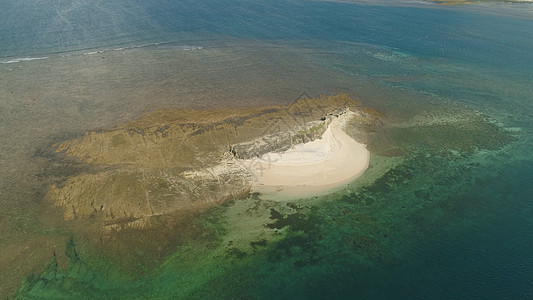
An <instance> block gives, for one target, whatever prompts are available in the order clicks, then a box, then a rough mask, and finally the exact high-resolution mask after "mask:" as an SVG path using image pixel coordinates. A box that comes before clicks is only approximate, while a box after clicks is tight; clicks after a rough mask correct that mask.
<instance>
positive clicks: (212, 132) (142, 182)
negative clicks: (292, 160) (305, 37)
mask: <svg viewBox="0 0 533 300" xmlns="http://www.w3.org/2000/svg"><path fill="white" fill-rule="evenodd" d="M359 105H360V103H359V102H357V101H355V100H354V99H352V98H351V97H349V96H347V95H344V94H343V95H337V96H330V97H321V98H316V99H306V100H300V101H298V102H296V103H294V104H291V105H289V106H288V107H281V106H271V107H254V108H239V109H235V108H234V109H215V110H183V109H181V110H178V109H171V110H164V111H157V112H154V113H151V114H148V115H146V116H144V117H143V118H141V119H139V120H135V121H132V122H130V123H127V124H124V125H122V126H119V127H117V128H113V129H110V130H106V131H102V132H88V133H86V134H85V135H83V136H82V137H80V138H78V139H75V140H71V141H65V142H63V143H61V144H58V145H56V146H55V152H57V153H58V154H62V155H63V156H65V158H64V159H66V160H77V161H81V162H83V163H86V164H90V165H94V166H97V168H89V169H91V170H96V171H92V172H91V173H82V174H78V175H76V176H73V177H71V178H69V179H68V180H67V181H66V182H62V183H57V184H55V185H52V186H51V187H50V189H49V191H48V197H49V198H50V200H51V201H52V202H53V203H54V204H55V205H56V206H60V207H62V208H63V209H64V217H65V219H78V218H87V217H90V216H94V215H98V216H101V217H102V219H103V224H102V225H103V228H104V229H105V230H120V229H123V228H144V227H146V226H150V217H152V216H157V215H162V214H167V213H171V212H174V211H177V210H183V209H197V208H201V207H208V206H211V205H216V204H218V203H221V202H224V201H226V200H228V199H232V198H238V197H244V196H246V195H247V193H248V191H249V187H250V185H251V180H252V179H251V175H250V174H249V173H248V170H247V169H246V168H245V167H243V166H241V165H240V164H239V163H238V160H237V158H252V157H255V156H259V155H261V154H264V153H267V152H272V151H283V150H286V149H288V148H290V147H291V146H292V145H294V144H298V143H302V142H307V141H310V140H313V139H316V138H317V137H320V136H321V135H322V133H323V132H324V131H325V129H326V128H327V125H328V122H329V121H328V114H337V113H339V111H340V110H339V108H341V110H342V108H349V109H351V110H352V111H358V110H359V109H358V107H359ZM364 115H365V114H362V115H361V118H364Z"/></svg>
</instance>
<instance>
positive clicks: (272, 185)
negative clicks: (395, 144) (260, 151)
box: [244, 111, 370, 199]
mask: <svg viewBox="0 0 533 300" xmlns="http://www.w3.org/2000/svg"><path fill="white" fill-rule="evenodd" d="M354 115H355V113H353V112H351V111H347V112H346V113H345V114H342V115H340V116H338V117H333V119H332V120H331V122H330V124H329V126H328V128H327V129H326V131H325V132H324V134H323V135H322V138H320V139H317V140H314V141H312V142H309V143H305V144H299V145H295V146H294V147H293V148H292V149H289V150H287V151H284V152H281V153H267V154H265V155H263V156H262V157H261V158H258V159H249V160H245V161H244V163H245V165H247V166H249V170H250V171H251V172H252V173H253V174H254V175H255V177H256V180H255V182H254V184H253V186H252V191H254V192H260V193H263V194H275V195H276V196H281V197H282V198H284V199H286V198H300V197H301V198H303V197H311V196H315V195H321V194H325V193H328V192H329V191H331V190H332V189H335V188H338V187H339V186H342V185H344V184H346V183H349V182H350V181H352V180H354V179H355V178H357V177H358V176H359V175H361V173H363V172H364V170H366V169H367V168H368V162H369V158H370V153H369V152H368V150H367V149H366V146H365V145H364V144H361V143H358V142H356V141H355V140H354V139H352V138H351V137H350V136H348V135H347V134H346V133H345V132H344V130H343V127H344V125H345V123H346V122H347V121H348V120H349V119H350V118H352V117H353V116H354Z"/></svg>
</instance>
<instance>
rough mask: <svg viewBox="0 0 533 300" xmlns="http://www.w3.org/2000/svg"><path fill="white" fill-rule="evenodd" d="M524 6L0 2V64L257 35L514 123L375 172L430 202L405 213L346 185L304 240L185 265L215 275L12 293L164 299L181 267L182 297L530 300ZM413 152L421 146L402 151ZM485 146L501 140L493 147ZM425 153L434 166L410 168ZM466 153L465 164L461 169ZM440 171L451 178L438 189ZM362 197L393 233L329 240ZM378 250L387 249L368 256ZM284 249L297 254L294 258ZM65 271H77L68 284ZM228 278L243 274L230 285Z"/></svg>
mask: <svg viewBox="0 0 533 300" xmlns="http://www.w3.org/2000/svg"><path fill="white" fill-rule="evenodd" d="M513 11H521V13H520V14H519V15H517V14H513V13H512V12H513ZM528 11H531V7H530V6H528V5H516V4H500V5H493V6H482V7H480V8H479V9H476V6H469V7H463V6H456V7H442V6H438V5H437V4H428V3H422V4H421V3H403V4H400V5H397V4H396V5H386V4H380V5H373V4H369V3H336V2H329V1H328V2H322V1H281V0H274V1H259V2H257V1H245V0H231V1H216V0H205V1H170V0H165V1H123V0H120V1H78V0H70V1H55V2H52V1H41V2H37V1H18V2H14V1H11V2H7V3H6V2H4V3H2V4H0V62H4V63H6V64H5V65H0V66H2V67H4V66H5V68H2V69H1V70H0V72H8V70H7V68H14V67H16V66H19V65H21V64H24V63H26V62H13V63H7V62H9V61H13V60H17V59H20V58H46V59H44V60H42V62H45V61H49V60H51V59H57V62H55V63H57V64H58V65H59V64H61V60H60V59H58V57H60V56H62V55H83V53H88V52H91V51H95V50H106V49H116V48H123V47H125V48H132V47H140V46H146V47H145V48H147V49H148V50H147V51H151V50H154V51H156V50H157V49H158V47H159V46H163V45H194V46H201V47H206V48H209V49H216V48H217V45H221V44H224V43H225V42H227V41H231V43H236V45H239V43H240V41H243V42H242V47H244V48H246V47H247V46H246V45H247V44H245V43H244V41H247V42H249V41H255V42H257V43H268V44H269V45H273V44H274V45H280V46H287V47H291V49H293V51H295V52H296V53H298V52H299V51H301V52H302V53H304V52H305V53H306V55H308V57H310V59H311V60H313V61H314V63H316V64H318V65H320V66H322V67H323V68H326V69H332V70H335V71H338V72H340V73H342V74H345V75H346V76H348V77H350V78H353V80H354V82H363V81H364V82H370V83H375V84H376V85H378V86H382V87H383V89H390V90H392V91H397V92H398V94H401V93H403V94H402V95H404V96H402V99H404V98H405V97H406V96H405V95H410V97H412V98H413V99H412V101H414V103H418V104H415V105H414V107H417V105H419V107H420V108H419V110H420V111H424V110H428V107H431V106H432V105H436V106H439V105H445V103H453V104H458V105H464V106H465V107H468V108H469V109H472V110H475V111H478V112H480V113H481V114H483V115H485V116H487V118H488V119H490V120H491V122H494V123H496V124H499V126H502V127H505V128H510V129H509V132H511V129H512V135H513V136H514V137H515V140H514V141H513V142H512V143H511V144H509V146H507V147H506V148H503V149H502V148H500V149H496V150H494V149H489V150H486V149H480V151H481V152H483V151H486V152H487V153H489V154H487V155H486V156H484V155H480V157H482V158H478V157H477V156H473V157H469V158H468V159H465V160H464V161H461V162H455V161H451V160H450V161H449V158H447V157H442V158H441V157H439V155H435V154H434V153H431V154H428V155H429V156H431V157H432V158H427V159H426V160H425V159H419V161H422V162H415V160H412V161H409V160H408V161H407V162H406V163H404V165H402V167H401V168H403V169H402V170H404V171H405V170H410V171H409V172H407V171H405V172H406V173H405V174H415V175H412V176H411V175H409V176H410V177H409V178H408V179H405V180H404V181H403V182H404V183H403V184H398V183H395V185H394V187H391V185H390V184H389V183H386V182H385V183H383V184H382V186H380V185H374V188H373V189H369V190H368V193H369V195H372V197H373V198H372V199H373V201H376V202H378V203H388V202H387V201H392V200H395V201H397V202H398V203H400V202H401V203H403V205H402V207H405V206H408V207H409V205H413V207H415V206H417V205H421V204H417V203H416V201H415V200H416V199H415V198H416V197H415V196H414V195H415V194H413V193H412V192H411V191H414V190H416V188H417V187H424V188H427V189H428V190H429V191H433V192H430V198H432V199H433V200H432V201H433V202H432V203H434V204H431V205H429V204H428V205H427V206H424V205H426V204H423V205H422V206H424V208H423V209H420V210H416V211H415V209H413V210H412V211H410V212H409V213H405V214H404V213H402V212H401V211H399V210H398V209H399V208H398V207H396V208H395V206H394V204H383V207H382V209H381V210H380V209H379V208H375V209H374V208H362V207H358V206H354V204H353V203H356V202H354V201H356V200H354V199H356V198H357V197H360V196H357V197H356V196H354V195H353V194H348V196H347V197H348V198H345V199H344V200H342V199H341V200H342V201H341V200H338V201H339V203H341V204H331V203H332V202H331V201H329V202H327V204H321V205H318V207H317V208H316V211H315V212H314V213H313V216H314V217H315V218H318V219H317V220H318V221H316V224H319V225H317V226H318V227H317V228H315V229H314V231H310V232H306V231H305V230H304V231H303V232H304V233H303V235H304V237H298V234H294V235H293V236H290V235H289V237H288V238H287V241H288V242H287V243H293V244H291V246H290V247H288V248H287V249H289V250H287V249H285V250H283V251H285V252H283V251H281V250H280V249H284V248H282V246H283V245H282V243H281V242H280V243H278V244H273V246H271V248H268V249H266V250H265V252H264V253H255V254H253V255H250V256H248V257H247V258H246V259H244V260H243V261H242V262H239V263H235V266H232V264H233V263H232V262H230V263H229V266H228V265H224V263H223V262H220V261H219V260H217V259H216V258H213V260H214V261H216V263H215V265H216V267H213V266H209V267H205V266H203V265H202V266H198V267H194V266H192V267H190V266H189V267H190V268H191V270H196V271H194V272H199V273H201V272H206V273H208V272H213V268H215V269H216V270H218V271H217V272H220V273H217V274H219V275H217V276H214V278H213V277H209V276H207V275H206V276H207V277H208V278H209V279H203V277H202V276H199V275H198V276H197V277H194V276H192V275H184V274H189V273H187V271H183V270H178V271H176V269H173V268H178V266H181V265H182V263H181V260H180V258H179V257H180V254H179V252H178V254H176V255H175V256H174V258H172V256H171V258H169V260H168V261H167V263H166V264H165V265H163V266H161V267H160V268H156V270H155V271H153V272H152V273H150V274H149V275H147V276H145V277H143V278H141V279H136V280H131V281H129V282H128V281H127V280H123V279H117V278H120V275H109V274H105V273H102V274H98V272H99V271H98V270H97V271H94V270H89V271H87V270H85V269H83V268H89V267H86V266H85V265H83V267H82V266H79V265H78V266H76V265H75V264H76V262H73V265H74V267H72V268H71V269H68V270H67V271H65V272H63V273H61V272H59V273H58V274H59V275H58V274H55V273H54V274H53V275H50V274H45V275H43V276H42V278H44V279H46V280H44V279H43V280H44V281H43V280H41V281H39V278H37V279H34V281H31V280H30V281H29V282H30V283H29V284H27V285H26V286H25V289H24V290H21V293H20V297H21V298H24V297H25V296H28V297H30V298H31V297H33V298H41V297H43V298H46V297H49V298H61V297H68V296H70V297H73V298H74V297H89V298H92V297H94V298H99V297H111V298H113V297H119V298H120V297H124V298H129V297H146V298H173V297H174V296H175V295H184V294H183V293H180V292H179V291H178V290H179V288H180V287H183V286H184V285H186V281H184V282H180V278H187V280H191V281H194V280H198V282H203V283H198V286H199V287H198V288H196V289H193V291H192V292H188V293H185V295H187V296H186V297H185V298H218V296H220V297H224V298H233V297H235V298H243V299H244V298H281V299H289V298H307V299H311V298H315V299H323V298H339V299H341V298H344V299H533V256H531V253H533V202H532V201H533V187H532V185H531V183H532V182H533V155H532V154H531V150H532V149H533V85H532V84H531V83H532V80H533V52H532V51H531V49H533V12H531V14H528ZM257 55H259V56H260V55H261V53H260V51H259V53H258V54H257ZM40 62H41V61H37V62H36V63H40ZM270 75H271V76H276V74H270ZM94 88H95V89H96V88H97V87H94ZM272 88H277V87H272ZM0 89H5V90H7V87H4V88H2V87H0ZM354 92H355V93H356V94H358V93H359V94H360V95H362V98H363V100H364V99H365V98H366V99H368V102H369V103H375V104H376V105H378V106H380V107H382V108H383V109H385V110H386V111H387V112H389V113H391V114H392V115H394V108H395V107H396V106H402V105H404V104H403V103H400V102H398V101H400V100H399V99H396V98H395V97H394V96H391V95H394V93H388V94H386V95H388V96H383V97H382V98H379V97H381V95H382V94H380V93H379V92H376V91H375V90H373V89H368V90H360V91H358V90H355V91H354ZM383 95H385V94H383ZM2 97H4V98H0V101H8V100H9V99H8V98H5V97H9V95H7V96H5V95H4V94H3V96H2ZM376 98H379V99H377V100H376ZM415 110H416V109H415ZM5 113H6V112H5ZM4 126H9V124H7V123H6V124H5V125H4ZM451 132H452V133H450V134H452V135H453V129H451ZM472 134H475V133H472ZM425 151H426V150H424V148H420V149H417V150H416V151H415V152H416V153H414V154H413V155H421V154H424V153H425ZM491 151H499V152H497V154H494V155H493V156H491V155H490V153H492V152H491ZM428 153H429V152H428ZM495 153H496V152H495ZM429 156H428V157H429ZM421 157H425V156H421ZM434 157H437V158H434ZM433 159H436V160H438V163H436V162H434V161H433ZM467 160H468V161H467ZM478 160H482V162H479V163H478ZM487 161H488V162H487ZM429 164H436V165H439V166H440V167H441V170H442V171H440V172H435V173H428V174H426V175H420V174H421V173H422V172H423V170H424V169H425V168H428V166H429ZM467 164H469V166H472V165H473V166H474V167H472V168H470V169H468V170H467V171H464V172H463V170H462V168H466V166H467ZM400 173H401V172H400ZM443 174H444V175H443ZM446 174H448V175H446ZM405 176H406V178H407V175H405ZM447 176H448V177H447ZM444 177H447V180H448V183H447V184H448V185H449V186H451V187H452V188H449V189H447V188H446V187H444V186H446V185H445V184H443V183H442V182H441V181H442V180H441V179H442V178H444ZM3 180H6V182H7V179H3ZM402 180H403V179H402ZM400 181H401V180H400ZM432 193H434V195H433V194H432ZM350 197H352V198H350ZM350 199H351V200H350ZM357 199H358V198H357ZM380 201H381V202H380ZM333 203H336V202H335V201H333ZM374 203H375V202H374ZM364 209H366V210H367V211H366V212H365V214H368V216H370V217H371V218H372V219H374V220H376V221H375V223H378V224H381V226H384V227H386V225H384V224H392V225H390V228H388V229H383V230H384V231H385V232H388V234H387V235H388V236H394V237H396V238H397V239H400V238H401V239H403V240H394V241H386V239H383V241H382V240H381V239H380V242H376V243H375V245H376V246H375V247H377V248H372V249H370V250H368V251H367V252H365V253H366V254H365V253H363V254H361V253H359V252H357V255H354V254H352V253H349V252H348V249H347V248H346V249H345V248H343V246H339V247H338V253H337V252H335V251H337V250H335V251H334V249H337V248H336V247H337V246H334V245H337V244H336V243H338V242H339V240H341V239H342V238H341V236H343V234H346V236H348V235H350V234H351V235H353V234H354V232H356V233H357V232H359V231H357V230H362V231H364V230H365V229H361V228H360V227H358V226H359V225H357V226H356V225H354V224H355V223H356V221H353V220H355V218H352V219H351V218H349V217H338V218H339V220H340V221H338V222H337V221H332V218H333V219H335V218H337V217H336V215H337V214H338V212H339V211H341V210H342V211H346V210H350V211H352V213H353V214H355V213H356V212H357V211H358V210H361V211H363V210H364ZM383 211H387V213H385V212H383ZM413 211H415V212H413ZM417 214H419V215H417ZM348 215H349V214H348ZM344 218H346V219H344ZM389 219H390V220H389ZM306 220H307V219H306ZM350 220H351V221H350ZM341 221H342V222H341ZM343 222H344V223H343ZM357 222H359V221H357ZM339 224H341V225H339ZM342 224H348V225H342ZM358 224H359V223H358ZM343 226H345V227H343ZM355 227H357V228H356V229H354V228H355ZM398 227H401V228H404V227H405V228H409V230H407V229H406V230H405V232H403V231H402V230H399V229H398ZM400 231H402V232H400ZM372 234H373V233H372ZM337 236H338V237H339V238H338V239H336V238H335V237H337ZM356 240H357V241H359V239H356ZM3 242H4V243H9V242H6V241H3ZM354 243H355V242H354ZM369 243H370V244H371V245H374V244H372V243H371V242H369ZM328 245H331V246H328ZM369 247H370V246H369ZM372 247H374V246H372ZM296 248H298V249H299V250H295V249H296ZM317 249H318V250H317ZM358 249H359V248H358ZM396 249H398V250H396ZM399 249H401V250H399ZM357 251H360V250H357ZM378 252H379V253H383V256H387V257H393V258H394V259H393V260H394V262H391V261H390V260H388V259H381V258H379V259H378V258H376V256H375V255H376V253H378ZM279 253H285V254H283V255H281V254H279ZM317 253H319V254H320V255H319V254H317ZM365 255H366V256H365ZM380 255H381V254H380ZM176 257H177V258H176ZM273 257H274V258H273ZM295 257H304V258H305V257H307V258H308V260H307V261H305V266H304V267H302V266H300V265H301V263H300V265H298V264H297V263H298V260H297V258H295ZM333 257H335V258H333ZM295 261H296V262H295ZM79 264H80V265H82V264H81V263H79ZM184 268H188V267H184ZM89 269H90V268H89ZM220 270H223V271H220ZM91 272H94V273H95V274H96V275H94V274H92V273H91ZM173 272H174V273H173ZM180 272H181V273H180ZM191 272H192V271H191ZM52 273H53V272H52ZM87 274H92V275H87ZM113 276H115V277H113ZM117 276H118V277H117ZM180 276H182V277H180ZM187 276H189V277H187ZM195 276H196V275H195ZM42 278H41V279H42ZM65 278H69V282H76V284H74V283H69V284H66V283H65V282H66V280H65ZM110 278H111V279H110ZM112 278H115V279H112ZM190 278H193V279H190ZM195 278H196V279H195ZM236 278H239V279H238V280H237V281H239V280H240V281H242V282H244V283H243V284H242V285H239V284H235V280H236ZM253 278H256V279H255V280H254V279H253ZM167 279H168V280H167ZM202 280H203V281H202ZM43 282H45V283H43ZM231 282H233V284H232V283H231ZM192 286H194V284H192ZM210 289H211V290H210ZM73 290H75V291H76V292H75V293H74V292H73ZM222 291H224V292H222ZM217 292H219V293H218V294H217ZM65 293H66V294H65ZM69 293H71V294H69ZM65 295H67V296H65ZM140 295H142V296H140Z"/></svg>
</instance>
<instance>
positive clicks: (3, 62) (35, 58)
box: [0, 57, 48, 64]
mask: <svg viewBox="0 0 533 300" xmlns="http://www.w3.org/2000/svg"><path fill="white" fill-rule="evenodd" d="M47 58H48V57H22V58H14V59H10V60H7V61H1V62H0V63H2V64H14V63H18V62H22V61H32V60H40V59H47Z"/></svg>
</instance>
